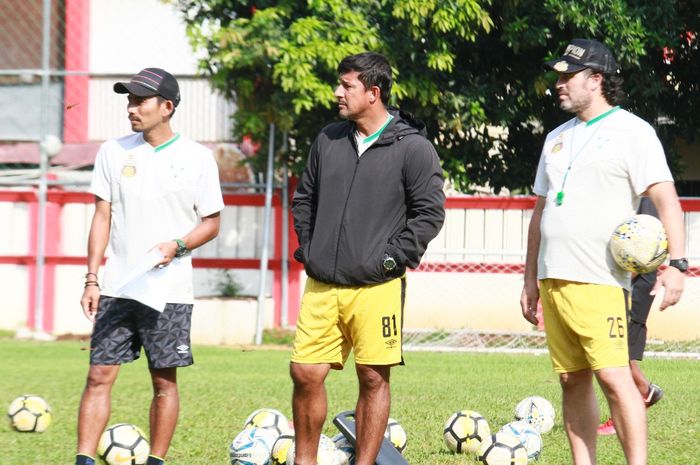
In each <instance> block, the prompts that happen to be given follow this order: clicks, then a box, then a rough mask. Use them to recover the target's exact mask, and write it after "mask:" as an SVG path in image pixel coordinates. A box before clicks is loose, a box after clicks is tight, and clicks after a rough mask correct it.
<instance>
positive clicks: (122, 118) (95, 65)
mask: <svg viewBox="0 0 700 465" xmlns="http://www.w3.org/2000/svg"><path fill="white" fill-rule="evenodd" d="M89 45H90V53H89V71H90V73H91V75H92V77H91V79H90V83H89V90H88V92H89V99H88V102H87V105H88V108H89V109H88V115H89V117H88V139H89V140H92V141H103V140H107V139H112V138H116V137H121V136H124V135H127V134H130V133H131V126H130V125H129V121H128V119H127V115H126V97H125V96H123V95H118V94H115V93H114V91H113V88H112V87H113V85H114V83H115V82H117V81H126V80H128V79H129V78H130V77H131V76H132V75H134V74H135V73H137V72H139V71H140V70H141V69H143V68H149V67H156V68H162V69H165V70H166V71H168V72H170V73H171V74H173V75H174V76H175V77H176V78H177V79H178V82H179V84H180V93H181V95H182V100H181V102H180V105H179V106H178V108H177V111H176V114H175V116H174V117H173V120H172V126H173V129H174V130H175V131H177V132H181V133H182V134H183V135H185V136H187V137H189V138H190V139H193V140H196V141H199V142H221V141H230V140H231V137H232V136H231V133H232V128H233V124H232V120H231V115H233V113H234V112H235V105H234V104H233V102H232V101H230V100H227V99H226V98H224V97H223V96H222V95H221V94H220V93H218V92H216V91H215V90H214V89H213V88H212V87H211V85H210V84H209V81H208V80H207V79H206V78H200V77H196V75H197V71H198V64H197V57H196V54H195V52H194V51H193V50H192V47H191V46H190V44H189V41H188V38H187V33H186V30H185V23H184V22H183V21H182V18H181V15H180V13H179V11H178V10H177V9H176V7H175V6H174V5H172V4H168V3H165V2H162V1H160V0H94V1H92V2H91V4H90V42H89Z"/></svg>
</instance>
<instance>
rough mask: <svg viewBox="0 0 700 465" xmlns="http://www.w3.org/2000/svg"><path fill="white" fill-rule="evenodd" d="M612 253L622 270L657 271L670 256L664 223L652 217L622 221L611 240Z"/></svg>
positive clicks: (636, 216)
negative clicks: (667, 256)
mask: <svg viewBox="0 0 700 465" xmlns="http://www.w3.org/2000/svg"><path fill="white" fill-rule="evenodd" d="M610 253H611V254H612V257H613V259H614V260H615V262H616V263H617V264H618V265H619V266H620V268H622V269H623V270H627V271H632V272H635V273H648V272H650V271H654V270H655V269H656V268H658V266H659V265H661V264H662V263H663V262H664V260H665V259H666V255H668V239H667V238H666V231H665V230H664V226H663V224H661V221H659V219H658V218H655V217H653V216H651V215H634V216H633V217H632V218H629V219H627V220H625V221H623V222H622V223H621V224H620V225H619V226H618V227H617V228H615V231H614V232H613V234H612V237H610Z"/></svg>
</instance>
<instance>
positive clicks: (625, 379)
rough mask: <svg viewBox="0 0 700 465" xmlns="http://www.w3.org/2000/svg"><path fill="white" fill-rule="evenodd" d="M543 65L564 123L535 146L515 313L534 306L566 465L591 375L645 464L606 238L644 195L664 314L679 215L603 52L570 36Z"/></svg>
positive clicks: (594, 415) (650, 141)
mask: <svg viewBox="0 0 700 465" xmlns="http://www.w3.org/2000/svg"><path fill="white" fill-rule="evenodd" d="M546 66H547V67H548V68H550V69H552V70H554V71H556V72H557V73H559V79H558V80H557V83H556V90H557V94H558V98H559V106H560V108H561V109H562V110H564V111H567V112H570V113H574V114H575V117H574V118H572V119H571V120H569V121H567V122H566V123H564V124H562V125H561V126H559V127H558V128H556V129H555V130H554V131H552V132H550V133H549V134H548V135H547V138H546V140H545V143H544V148H543V149H542V155H541V158H540V163H539V167H538V170H537V176H536V178H535V185H534V192H535V194H537V196H538V197H537V203H536V205H535V209H534V212H533V215H532V219H531V222H530V228H529V234H528V250H527V258H526V265H525V284H524V287H523V292H522V296H521V300H520V304H521V307H522V312H523V316H524V317H525V318H526V319H527V320H528V321H530V322H532V323H533V324H536V323H537V317H536V311H537V301H538V300H539V299H541V300H542V307H543V310H544V311H543V315H544V322H545V331H546V334H547V343H548V346H549V352H550V356H551V359H552V364H553V366H554V369H555V371H556V372H557V373H559V377H560V383H561V386H562V391H563V396H562V397H563V400H562V402H563V414H564V428H565V430H566V433H567V435H568V438H569V443H570V445H571V450H572V455H573V460H574V463H575V464H576V465H591V464H594V463H595V461H596V458H595V455H596V437H597V435H596V429H597V426H598V422H599V412H598V403H597V400H596V397H595V392H594V389H593V383H592V379H593V376H595V377H596V379H597V380H598V383H599V384H600V386H601V388H602V390H603V393H604V394H605V396H606V398H607V401H608V404H609V406H610V410H611V413H612V418H613V420H614V422H615V427H616V429H617V433H618V437H619V439H620V442H621V443H622V448H623V451H624V453H625V457H626V459H627V463H628V464H631V465H646V463H647V447H646V446H647V436H646V413H645V409H644V402H643V399H642V397H641V396H640V395H639V391H638V390H637V387H636V386H635V383H634V381H633V379H632V375H631V372H630V367H629V355H628V346H627V315H626V303H627V300H626V297H625V294H624V289H626V290H629V288H630V273H629V272H626V271H624V270H622V269H621V268H619V267H618V266H617V265H616V264H615V262H614V261H613V258H612V256H611V255H610V252H609V250H608V241H609V239H610V236H611V234H612V232H613V230H614V229H615V227H616V226H617V225H618V224H620V223H621V222H622V221H624V220H625V219H627V218H629V217H631V216H632V215H634V213H635V211H636V209H637V206H638V204H639V200H640V197H641V196H648V197H649V198H650V199H651V200H652V202H653V203H654V205H655V206H656V208H657V210H658V212H659V217H660V219H661V221H662V223H663V225H664V228H665V229H666V233H667V235H668V242H669V253H670V257H671V262H670V266H669V267H668V268H666V269H665V270H664V271H663V272H661V273H660V274H659V276H658V280H657V284H656V285H655V287H654V290H653V291H652V293H657V292H658V291H659V290H660V288H661V287H664V288H665V294H664V298H663V300H662V302H661V309H662V310H663V309H665V308H666V307H669V306H671V305H674V304H675V303H676V302H678V300H679V299H680V296H681V293H682V291H683V286H684V277H685V276H684V274H683V273H684V272H685V271H686V270H687V267H688V263H687V260H686V259H685V258H684V256H685V237H684V230H683V212H682V210H681V207H680V202H679V201H678V196H677V195H676V190H675V187H674V184H673V178H672V177H671V172H670V171H669V169H668V166H667V164H666V157H665V156H664V151H663V148H662V147H661V143H660V142H659V140H658V138H657V137H656V134H655V132H654V129H653V128H652V127H651V126H650V125H649V124H647V123H646V122H644V121H643V120H641V119H639V118H638V117H636V116H634V115H633V114H631V113H629V112H627V111H625V110H623V109H621V108H620V107H619V106H618V105H619V103H620V101H621V98H622V96H623V95H624V94H623V91H622V78H621V76H620V74H619V69H618V66H617V63H616V61H615V59H614V57H613V55H612V53H611V52H610V50H609V49H608V48H607V47H606V46H604V45H603V44H601V43H600V42H598V41H595V40H586V39H574V40H573V41H572V42H571V43H570V44H569V45H568V46H567V48H566V51H565V52H564V55H563V56H562V57H561V58H558V59H556V60H553V61H551V62H548V63H546ZM538 284H539V285H538Z"/></svg>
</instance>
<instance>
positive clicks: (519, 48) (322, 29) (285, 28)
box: [177, 0, 700, 191]
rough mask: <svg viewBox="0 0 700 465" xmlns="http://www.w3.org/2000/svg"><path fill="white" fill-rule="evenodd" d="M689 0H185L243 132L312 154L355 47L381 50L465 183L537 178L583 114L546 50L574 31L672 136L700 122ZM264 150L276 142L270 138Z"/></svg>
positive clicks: (447, 165) (206, 60) (396, 92)
mask: <svg viewBox="0 0 700 465" xmlns="http://www.w3.org/2000/svg"><path fill="white" fill-rule="evenodd" d="M699 1H700V0H676V1H669V2H658V1H656V2H652V1H650V0H636V1H635V0H588V1H585V2H581V1H580V0H352V1H351V0H306V1H303V0H299V1H291V0H277V1H272V0H269V1H234V0H178V1H177V4H178V6H179V8H180V9H181V11H182V12H183V14H184V17H185V18H186V21H187V22H188V31H189V34H190V37H191V40H192V43H193V45H194V46H195V47H196V49H198V50H199V51H201V52H203V58H202V60H201V66H202V70H203V72H204V73H205V74H207V75H209V76H211V79H212V81H213V83H214V85H215V86H216V87H217V88H219V89H220V90H222V91H224V92H225V93H226V94H227V95H229V96H231V97H232V98H235V99H236V102H237V105H238V111H237V113H236V115H235V119H236V121H235V123H236V124H235V132H236V134H235V135H236V137H238V138H239V139H240V138H241V137H242V136H243V135H252V136H253V137H254V138H256V139H258V140H259V141H260V142H263V144H264V143H265V138H266V134H267V125H268V123H270V122H274V123H275V124H276V125H277V126H278V127H280V128H281V129H282V130H284V131H287V134H288V137H289V141H290V150H289V156H290V160H291V164H292V165H293V166H294V167H295V168H298V167H299V166H301V164H303V161H304V159H305V157H306V154H307V152H308V149H309V147H310V145H311V143H312V141H313V139H314V137H315V136H316V134H317V133H318V131H319V130H320V129H321V128H322V127H323V126H324V125H325V124H327V123H328V122H330V121H333V120H334V119H337V112H336V110H335V99H334V97H333V87H334V84H335V82H337V75H336V67H337V64H338V62H339V61H340V60H341V59H342V58H343V57H345V56H346V55H349V54H353V53H358V52H361V51H365V50H374V51H378V52H380V53H384V54H385V55H387V56H388V57H389V59H390V61H391V63H392V65H393V67H394V68H393V71H394V77H395V85H394V89H393V97H392V103H394V104H396V105H397V106H399V107H401V108H403V109H405V110H408V111H410V112H412V113H414V114H415V115H416V116H418V117H419V118H421V119H423V120H424V121H425V122H426V124H427V126H428V130H429V134H430V137H431V139H432V140H433V141H434V142H435V145H436V147H437V148H438V152H439V154H440V157H441V159H442V161H443V167H444V169H445V170H446V172H447V173H448V175H449V176H450V177H451V178H452V180H453V182H454V183H455V185H456V186H457V187H458V188H460V189H461V190H464V191H468V190H469V189H471V188H473V186H479V185H489V186H491V187H492V188H493V189H494V190H496V191H499V190H501V189H502V188H508V189H511V190H513V189H515V190H518V189H520V190H527V189H528V188H529V186H530V185H531V184H532V180H533V176H534V171H535V167H536V164H537V160H538V158H539V152H540V149H541V145H542V142H543V137H544V133H545V132H546V130H549V129H552V128H553V127H554V126H556V125H557V124H559V123H561V122H562V121H564V120H565V119H567V118H568V117H570V116H569V115H567V114H565V113H564V112H562V111H561V110H559V109H558V108H557V106H556V101H555V99H554V98H553V97H552V92H551V89H552V85H553V83H554V80H555V77H554V76H553V75H552V73H549V74H548V73H545V72H544V70H543V68H542V63H543V62H544V61H545V60H546V59H549V58H552V57H554V56H557V55H558V54H560V53H561V52H562V50H563V48H564V46H565V45H566V43H567V42H568V41H569V40H570V39H571V38H573V37H595V38H598V39H599V40H601V41H603V42H605V43H607V44H608V45H609V46H610V47H611V49H612V50H613V52H614V53H615V54H616V57H617V59H618V61H619V62H620V64H621V66H622V68H623V70H624V72H623V75H624V77H625V79H626V82H627V90H628V92H629V99H628V103H627V104H626V108H628V109H630V110H632V111H633V112H636V113H637V114H639V115H640V116H641V117H643V118H645V119H646V120H648V121H650V122H652V123H653V124H655V125H656V126H657V130H658V131H659V134H660V136H661V137H662V139H663V140H664V142H665V145H666V147H667V148H669V147H672V144H671V142H673V141H674V140H675V138H677V137H683V138H685V139H686V140H690V141H692V140H693V138H694V137H695V136H696V135H698V132H699V131H700V117H699V116H698V115H697V113H698V112H697V110H696V109H694V107H695V106H697V102H699V101H700V98H699V97H700V88H699V83H698V77H697V76H698V71H700V69H699V68H700V65H699V61H700V52H699V51H698V37H697V36H695V35H694V34H693V32H694V31H700V24H699V22H700V19H699V18H698V11H700V9H699V8H698V6H699V5H698V2H699ZM263 153H264V151H263Z"/></svg>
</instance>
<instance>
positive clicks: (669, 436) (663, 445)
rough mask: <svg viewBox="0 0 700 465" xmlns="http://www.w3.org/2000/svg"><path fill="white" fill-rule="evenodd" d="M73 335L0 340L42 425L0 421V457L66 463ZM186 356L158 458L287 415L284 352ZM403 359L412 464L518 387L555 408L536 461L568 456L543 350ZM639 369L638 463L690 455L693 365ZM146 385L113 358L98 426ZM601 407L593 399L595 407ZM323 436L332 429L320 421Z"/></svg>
mask: <svg viewBox="0 0 700 465" xmlns="http://www.w3.org/2000/svg"><path fill="white" fill-rule="evenodd" d="M84 345H85V343H82V342H79V341H66V342H52V343H35V342H19V341H14V340H12V339H9V338H4V339H2V338H0V357H1V358H0V359H1V360H2V362H1V363H0V402H3V408H4V409H5V408H7V406H8V405H9V403H10V402H11V401H12V399H14V398H15V397H16V396H19V395H21V394H24V393H33V394H37V395H40V396H42V397H44V398H45V399H47V400H48V401H49V403H50V404H51V406H52V409H53V415H54V422H53V424H52V425H51V427H50V428H49V429H48V430H47V431H46V432H45V433H43V434H32V433H17V432H14V431H12V430H11V428H10V426H9V424H8V422H3V423H2V426H0V464H2V465H27V464H41V465H64V464H65V465H71V464H72V463H73V454H74V447H75V418H76V412H77V408H78V402H79V399H80V394H81V390H82V387H83V383H84V378H85V373H86V370H87V357H88V352H87V351H83V350H80V349H81V347H83V346H84ZM194 354H195V360H196V365H194V366H192V367H190V368H186V369H182V370H181V371H180V372H179V381H180V392H181V402H182V411H181V416H180V423H179V427H178V430H177V433H176V435H175V438H174V440H173V445H172V447H171V450H170V453H169V457H168V461H167V463H168V464H170V465H200V464H201V465H204V464H206V465H216V464H221V465H225V464H227V463H228V445H229V444H230V442H231V440H232V439H233V438H234V437H235V435H236V434H237V433H238V432H239V431H240V430H241V429H242V424H243V421H244V420H245V418H246V417H247V415H248V414H249V413H250V412H252V411H253V410H254V409H256V408H259V407H272V408H276V409H279V410H281V411H282V412H284V413H285V414H286V415H288V416H291V407H290V397H291V381H290V380H289V376H288V372H287V365H288V358H289V351H288V350H274V349H270V350H244V349H241V348H223V347H195V350H194ZM405 358H406V363H407V366H406V367H402V368H396V369H394V370H393V372H392V384H393V387H392V397H393V405H392V411H391V416H392V417H394V418H396V419H397V420H399V421H400V422H401V423H402V425H403V426H404V427H405V429H406V430H407V432H408V438H409V442H408V447H407V449H406V451H405V457H406V458H407V460H408V462H409V463H411V464H412V465H456V464H474V463H476V462H475V461H473V460H471V459H470V458H469V457H467V456H463V455H460V456H457V455H454V454H452V453H450V452H449V451H448V450H447V448H446V447H445V445H444V444H443V440H442V426H443V423H444V422H445V420H446V419H447V418H448V417H449V416H450V415H451V414H452V413H453V412H454V411H456V410H461V409H473V410H477V411H479V412H480V413H482V414H483V415H484V416H485V417H486V419H487V420H488V421H489V424H490V425H491V427H492V429H494V428H495V429H497V428H500V427H501V426H502V425H503V424H505V423H507V422H509V421H511V419H512V416H513V408H514V406H515V404H516V403H517V402H518V401H519V400H521V399H522V398H523V397H526V396H528V395H533V394H537V395H541V396H543V397H546V398H548V399H550V401H551V402H552V403H553V405H554V406H555V409H556V410H557V421H556V424H555V427H554V429H553V431H552V432H551V433H548V434H545V435H543V442H544V449H543V453H542V457H541V458H540V460H539V461H538V462H537V463H539V464H541V465H563V464H566V463H570V462H571V461H570V458H569V452H568V446H567V441H566V437H565V435H564V432H563V430H562V426H561V416H560V415H561V408H560V401H561V396H560V390H559V385H558V383H557V379H556V377H555V375H554V374H553V372H552V370H551V367H550V363H549V359H548V357H546V356H531V355H497V354H470V353H407V354H406V357H405ZM643 367H644V369H645V371H646V372H647V374H648V375H649V376H650V377H651V379H653V380H654V381H655V382H657V383H659V384H660V385H661V386H663V387H664V389H665V390H666V397H665V398H664V399H663V400H662V401H661V402H660V403H659V404H658V405H657V406H654V407H653V408H652V409H651V410H650V412H649V430H650V433H649V436H650V439H649V450H650V452H649V464H651V465H657V464H664V465H674V464H677V465H688V464H697V463H700V459H698V440H699V439H700V389H698V386H700V369H699V368H700V362H698V361H689V360H656V359H653V360H648V361H645V362H643ZM327 390H328V397H329V410H330V411H331V412H339V411H341V410H345V409H352V408H353V406H354V402H355V398H356V392H357V382H356V381H355V374H354V369H353V367H352V364H349V366H348V367H346V369H345V370H344V371H342V372H332V373H331V375H330V376H329V379H328V382H327ZM149 402H150V385H149V378H148V374H147V364H146V362H145V360H139V361H137V362H135V363H132V364H129V365H125V366H124V367H123V368H122V372H121V374H120V377H119V379H118V381H117V383H116V385H115V388H114V392H113V411H112V417H111V420H110V423H117V422H130V423H135V424H137V425H139V426H141V427H142V428H143V429H144V430H147V427H148V422H147V411H148V405H149ZM603 412H604V414H605V408H604V407H603ZM325 433H326V434H328V435H331V436H332V435H334V434H336V433H337V431H336V429H335V427H334V426H333V425H332V424H331V423H330V421H329V422H327V423H326V427H325ZM598 457H599V463H600V464H605V465H607V464H622V463H624V458H623V455H622V451H621V448H620V446H619V444H618V442H617V439H616V438H615V437H614V436H613V437H604V438H601V439H600V440H599V442H598Z"/></svg>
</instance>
